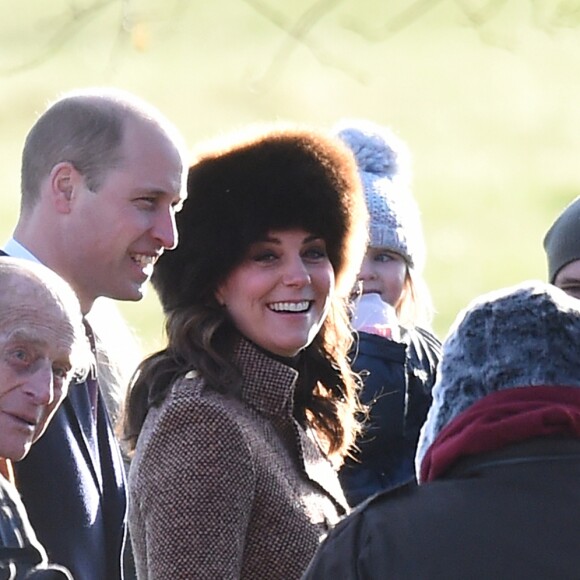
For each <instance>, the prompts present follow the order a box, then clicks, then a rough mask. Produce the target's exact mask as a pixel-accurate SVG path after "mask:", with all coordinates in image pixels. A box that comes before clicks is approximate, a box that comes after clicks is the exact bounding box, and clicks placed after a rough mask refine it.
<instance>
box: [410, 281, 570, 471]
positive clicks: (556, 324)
mask: <svg viewBox="0 0 580 580" xmlns="http://www.w3.org/2000/svg"><path fill="white" fill-rule="evenodd" d="M528 386H548V387H549V386H572V387H580V300H577V299H576V298H572V297H571V296H568V295H567V294H566V293H565V292H563V291H562V290H560V289H559V288H556V287H555V286H552V285H551V284H547V283H545V282H539V281H528V282H524V283H522V284H519V285H517V286H513V287H510V288H506V289H502V290H497V291H495V292H491V293H489V294H485V295H483V296H480V297H479V298H476V299H475V300H474V301H473V302H471V304H470V305H469V306H468V307H467V308H466V309H465V310H463V311H462V312H460V313H459V315H458V316H457V318H456V320H455V322H454V323H453V325H452V327H451V329H450V331H449V334H448V336H447V338H446V339H445V341H444V343H443V348H442V356H441V361H440V363H439V367H438V369H437V380H436V382H435V385H434V387H433V391H432V394H433V402H432V404H431V408H430V409H429V413H428V415H427V420H426V421H425V424H424V425H423V428H422V429H421V434H420V436H419V443H418V448H417V454H416V457H415V468H416V472H417V476H418V477H419V474H420V468H421V463H422V461H423V458H424V457H425V454H426V453H427V450H428V449H429V447H430V446H431V445H432V443H433V442H434V441H435V439H436V438H437V436H438V435H439V433H440V432H441V430H442V429H443V428H444V427H445V426H446V425H448V424H449V423H450V422H451V421H452V420H453V419H455V417H457V416H458V415H459V414H460V413H461V412H463V411H465V410H466V409H467V408H468V407H470V406H471V405H472V404H473V403H476V402H477V401H479V400H480V399H482V398H484V397H485V396H486V395H489V394H491V393H495V392H497V391H502V390H504V389H510V388H514V387H522V388H525V387H528Z"/></svg>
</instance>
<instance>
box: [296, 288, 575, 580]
mask: <svg viewBox="0 0 580 580" xmlns="http://www.w3.org/2000/svg"><path fill="white" fill-rule="evenodd" d="M579 355H580V302H578V301H577V300H576V299H573V298H571V297H570V296H568V295H567V294H565V293H564V292H563V291H562V290H560V289H559V288H556V287H555V286H552V285H550V284H547V283H544V282H536V281H530V282H524V283H521V284H518V285H516V286H513V287H510V288H506V289H503V290H499V291H495V292H492V293H489V294H486V295H483V296H481V297H479V298H478V299H476V300H474V301H473V302H472V303H471V304H470V305H469V307H468V308H467V309H465V310H464V311H463V312H461V313H460V314H459V315H458V317H457V319H456V321H455V323H454V325H453V326H452V328H451V330H450V333H449V335H448V336H447V338H446V340H445V342H444V343H443V353H442V358H441V363H440V366H439V371H438V374H437V382H436V384H435V386H434V388H433V405H432V407H431V408H430V410H429V414H428V417H427V421H426V422H425V425H424V426H423V428H422V430H421V436H420V440H419V445H418V450H417V457H416V467H417V473H418V477H419V485H418V486H402V487H400V488H398V489H396V490H392V491H391V492H385V493H383V494H379V495H378V496H376V497H375V498H373V499H371V500H369V502H367V503H366V504H364V505H363V506H361V509H360V510H359V511H357V512H355V513H354V514H353V515H352V516H349V517H347V518H346V519H345V520H344V521H343V522H341V524H340V525H338V526H337V527H336V528H335V529H334V530H333V531H332V532H331V534H330V535H329V536H328V538H327V540H326V541H325V542H324V543H323V544H322V546H321V548H320V550H319V552H318V553H317V555H316V556H315V558H314V560H313V562H312V564H311V566H310V567H309V570H308V573H306V574H305V576H304V578H305V580H310V579H314V578H316V579H318V578H333V577H337V578H344V579H345V580H351V579H371V578H377V579H378V578H398V579H401V580H405V579H409V580H411V579H413V580H414V579H416V578H429V579H442V580H443V579H445V580H448V579H455V578H470V579H471V578H473V579H482V580H483V579H485V580H487V579H489V578H506V579H508V578H526V579H530V580H545V579H546V578H550V579H554V580H568V579H570V580H571V579H573V578H578V570H580V550H579V549H578V546H579V544H578V542H579V538H580V487H579V486H578V481H579V480H580V356H579Z"/></svg>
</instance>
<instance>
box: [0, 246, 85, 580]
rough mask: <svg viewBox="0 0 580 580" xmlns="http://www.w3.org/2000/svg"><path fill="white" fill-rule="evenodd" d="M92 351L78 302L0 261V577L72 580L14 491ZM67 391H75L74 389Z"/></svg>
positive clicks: (61, 288)
mask: <svg viewBox="0 0 580 580" xmlns="http://www.w3.org/2000/svg"><path fill="white" fill-rule="evenodd" d="M90 358H91V352H90V349H89V345H88V342H87V340H86V337H85V333H84V328H83V325H82V319H81V311H80V307H79V302H78V300H77V298H76V296H75V294H74V292H73V291H72V289H71V288H70V286H68V284H66V283H65V282H64V281H63V280H62V279H61V278H60V277H59V276H57V275H56V274H55V273H54V272H52V271H51V270H49V269H48V268H45V267H44V266H41V265H40V264H32V263H30V262H27V261H25V260H21V259H18V258H7V257H5V256H3V257H0V460H1V461H2V462H3V467H4V469H3V473H4V475H0V577H2V578H11V579H16V580H17V579H21V578H22V579H23V578H27V579H38V580H40V579H41V578H42V579H45V580H48V579H54V580H56V579H58V578H72V576H71V575H70V574H69V572H68V571H67V570H66V569H65V568H63V567H61V566H58V565H56V564H49V563H48V558H47V555H46V552H45V550H44V548H43V546H42V545H41V544H40V542H39V541H38V539H37V538H36V535H35V533H34V530H33V528H32V526H31V525H30V522H29V521H28V517H27V514H26V510H25V508H24V505H23V504H22V501H21V500H20V496H19V495H18V491H17V490H16V488H15V487H14V482H13V473H12V465H11V462H13V461H14V462H17V461H21V460H22V459H23V458H24V457H25V456H26V454H27V453H28V452H29V451H30V448H31V445H32V444H33V443H34V442H35V441H36V440H37V439H38V438H39V437H40V436H41V435H42V433H43V431H44V430H45V428H46V426H47V425H48V422H49V421H50V419H51V417H52V416H53V415H54V413H55V412H56V409H57V408H58V406H59V405H60V404H61V403H62V401H63V399H64V398H65V396H66V394H67V391H68V388H69V383H70V381H71V378H72V377H73V376H74V374H75V373H78V374H81V373H82V371H83V369H87V368H88V366H89V362H90ZM73 388H74V386H73Z"/></svg>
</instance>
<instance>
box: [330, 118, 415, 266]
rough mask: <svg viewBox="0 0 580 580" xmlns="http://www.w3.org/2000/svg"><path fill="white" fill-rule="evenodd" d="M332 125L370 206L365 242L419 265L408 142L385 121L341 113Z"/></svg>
mask: <svg viewBox="0 0 580 580" xmlns="http://www.w3.org/2000/svg"><path fill="white" fill-rule="evenodd" d="M335 131H336V132H337V135H338V137H339V138H340V139H341V140H342V141H344V142H345V143H346V145H347V146H348V147H349V148H350V149H351V151H352V152H353V154H354V156H355V159H356V162H357V166H358V169H359V172H360V176H361V180H362V184H363V189H364V193H365V198H366V203H367V208H368V211H369V218H370V222H369V231H370V232H369V233H370V245H371V246H372V247H373V248H386V249H388V250H392V251H393V252H396V253H397V254H399V255H401V256H403V258H405V260H406V261H407V263H408V264H409V265H410V266H412V267H413V268H415V269H416V270H418V271H421V270H422V269H423V267H424V265H425V253H426V252H425V240H424V238H423V228H422V226H421V218H420V213H419V207H418V206H417V203H416V201H415V198H414V197H413V193H412V191H411V155H410V153H409V150H408V149H407V146H406V145H405V143H403V141H402V140H401V139H399V137H397V135H396V134H395V133H394V132H393V131H391V130H390V129H389V128H388V127H383V126H381V125H377V124H376V123H373V122H371V121H367V120H364V119H363V120H359V119H356V120H348V119H343V120H342V121H340V122H339V123H338V124H337V126H336V127H335Z"/></svg>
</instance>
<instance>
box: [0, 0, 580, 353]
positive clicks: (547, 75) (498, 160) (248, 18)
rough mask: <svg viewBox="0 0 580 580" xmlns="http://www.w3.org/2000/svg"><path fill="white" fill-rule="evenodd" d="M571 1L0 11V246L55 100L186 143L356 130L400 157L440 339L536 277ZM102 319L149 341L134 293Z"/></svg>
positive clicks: (563, 138) (574, 52)
mask: <svg viewBox="0 0 580 580" xmlns="http://www.w3.org/2000/svg"><path fill="white" fill-rule="evenodd" d="M574 4H575V3H574V2H570V1H569V2H555V1H552V0H545V1H544V2H542V1H536V2H533V1H532V0H520V1H518V0H508V1H503V2H492V1H488V2H475V1H473V2H465V1H464V2H456V1H453V0H442V1H432V2H428V1H422V2H416V1H405V0H400V1H399V0H396V1H390V2H385V1H384V0H343V1H342V2H340V1H336V0H334V1H329V0H326V1H318V2H316V1H314V0H309V1H307V0H293V2H287V3H283V2H279V1H275V0H261V1H257V0H213V1H212V2H202V1H201V0H190V1H187V0H141V1H137V0H124V1H122V0H100V1H92V0H82V1H80V0H51V2H46V1H45V0H22V1H21V2H19V3H12V2H9V0H0V15H1V16H2V17H1V18H0V87H1V90H0V127H1V131H0V153H1V155H2V160H3V168H2V172H1V174H0V190H1V191H2V196H3V198H2V204H3V205H2V212H1V215H0V242H1V241H4V240H5V239H6V238H7V237H8V236H9V235H10V233H11V231H12V227H13V225H14V223H15V220H16V217H17V213H18V203H19V164H20V151H21V148H22V144H23V140H24V137H25V135H26V132H27V131H28V129H29V128H30V126H31V125H32V123H33V122H34V120H35V118H36V116H37V114H38V113H39V112H41V111H42V110H43V109H44V108H45V105H46V104H47V103H48V102H49V101H51V100H52V99H54V98H55V97H57V96H58V95H59V94H60V93H61V92H64V91H66V90H69V89H73V88H77V87H84V86H96V85H114V86H118V87H122V88H125V89H128V90H131V91H133V92H135V93H137V94H139V95H141V96H142V97H144V98H145V99H147V100H149V101H151V102H152V103H154V104H155V105H157V106H158V107H159V108H160V109H161V110H163V111H164V112H165V113H166V114H167V116H168V117H169V118H170V119H171V120H172V121H173V122H174V123H175V124H176V125H177V126H178V127H179V128H180V129H181V130H182V132H183V134H184V136H185V138H186V139H187V141H188V143H190V144H191V146H194V145H195V143H197V142H198V141H199V140H202V139H206V138H211V137H213V136H215V135H216V134H218V133H222V132H226V131H228V130H230V129H234V128H237V127H240V126H243V125H244V124H246V123H248V122H252V121H268V120H278V119H282V120H297V121H302V122H306V123H312V124H316V125H319V126H322V127H329V126H332V125H333V124H334V123H335V122H336V121H337V120H338V119H339V118H341V117H366V118H369V119H373V120H375V121H377V122H380V123H384V124H386V125H389V126H390V127H391V128H393V129H394V130H395V131H396V132H397V133H398V134H399V136H400V137H402V138H403V139H404V140H405V141H406V142H407V143H408V145H409V147H410V149H411V151H412V153H413V158H414V162H413V168H414V191H415V195H416V197H417V199H418V202H419V205H420V207H421V210H422V216H423V224H424V228H425V233H426V239H427V244H428V262H427V268H426V273H425V274H426V279H427V282H428V284H429V286H430V288H431V290H432V293H433V297H434V302H435V306H436V309H437V314H436V318H435V320H434V326H435V330H436V332H437V333H438V334H439V335H440V336H441V337H444V336H445V334H446V332H447V330H448V327H449V325H450V323H451V322H452V320H453V319H454V318H455V315H456V314H457V312H458V311H459V310H460V309H461V308H463V307H464V306H466V304H467V303H468V302H469V300H471V299H472V298H474V297H475V296H476V295H478V294H481V293H482V292H486V291H489V290H492V289H495V288H499V287H501V286H506V285H510V284H513V283H517V282H519V281H521V280H524V279H528V278H544V277H545V263H544V255H543V251H542V247H541V240H542V237H543V235H544V232H545V231H546V229H547V227H548V226H549V225H550V223H551V221H552V220H553V219H554V217H555V216H556V215H557V214H558V213H559V211H560V210H561V208H562V207H563V206H564V205H565V204H567V203H568V202H569V201H570V200H571V199H572V198H573V197H575V196H576V195H578V194H579V193H580V167H579V165H580V164H579V161H580V105H579V104H580V35H579V29H580V26H577V23H576V22H574V21H573V20H572V17H573V16H574V14H575V13H576V12H578V7H576V6H575V5H574ZM469 6H471V8H472V9H473V10H475V9H476V8H477V7H478V6H479V7H480V8H482V10H481V11H480V12H479V13H475V12H474V11H469V10H468V9H467V8H468V7H469ZM486 7H487V9H488V10H487V11H486V10H484V8H486ZM120 308H121V311H122V312H123V314H124V315H125V317H126V318H127V320H128V322H129V324H130V325H131V327H132V328H133V329H134V330H135V332H136V334H137V335H138V336H139V337H140V339H141V342H142V346H143V350H144V351H145V352H150V351H152V350H154V349H156V348H158V347H159V346H160V345H161V344H162V343H163V337H162V318H161V314H160V309H159V305H158V302H157V299H156V296H155V294H154V293H153V291H152V290H151V291H150V292H149V293H148V296H147V298H146V299H145V300H144V301H142V302H140V303H135V304H129V303H126V304H122V305H120Z"/></svg>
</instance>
